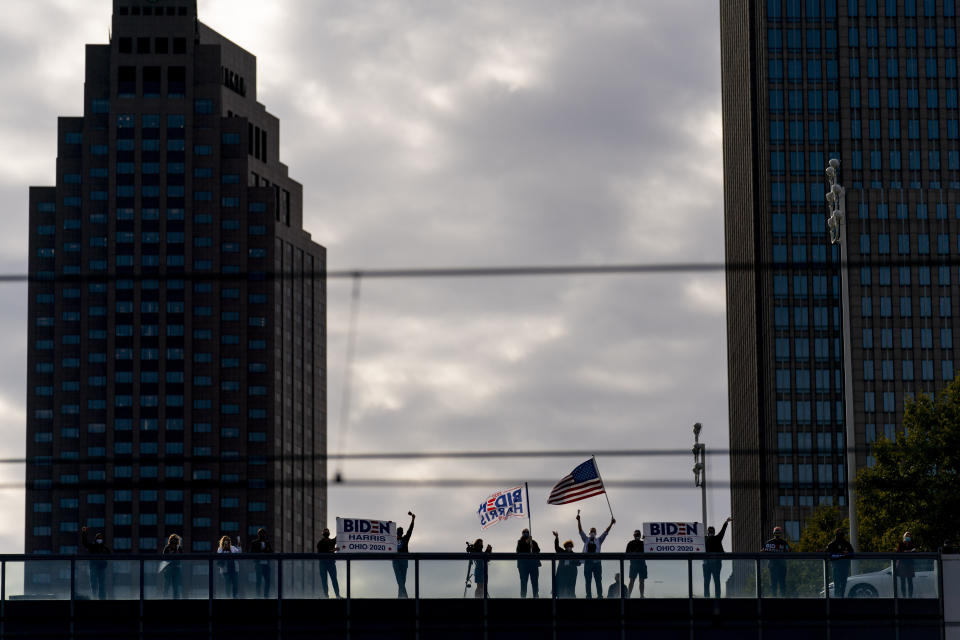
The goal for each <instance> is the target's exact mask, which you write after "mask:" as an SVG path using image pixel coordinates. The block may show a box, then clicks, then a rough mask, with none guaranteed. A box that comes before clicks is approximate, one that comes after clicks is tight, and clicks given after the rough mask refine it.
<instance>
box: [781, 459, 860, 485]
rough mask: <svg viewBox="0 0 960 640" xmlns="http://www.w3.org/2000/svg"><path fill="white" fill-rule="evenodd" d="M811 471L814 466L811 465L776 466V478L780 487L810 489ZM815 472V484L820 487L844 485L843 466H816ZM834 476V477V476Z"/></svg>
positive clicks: (811, 482)
mask: <svg viewBox="0 0 960 640" xmlns="http://www.w3.org/2000/svg"><path fill="white" fill-rule="evenodd" d="M794 467H796V476H794ZM813 470H814V465H812V464H798V465H793V464H780V465H778V474H777V475H778V477H779V480H780V487H781V488H786V487H793V486H795V485H798V486H801V487H812V486H813ZM816 470H817V484H818V485H820V486H826V487H830V486H833V484H834V483H835V482H836V484H838V485H841V486H842V485H844V484H846V480H847V478H846V476H845V475H844V465H842V464H838V465H832V464H818V465H816ZM834 474H836V475H834Z"/></svg>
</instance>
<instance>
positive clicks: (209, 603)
mask: <svg viewBox="0 0 960 640" xmlns="http://www.w3.org/2000/svg"><path fill="white" fill-rule="evenodd" d="M192 569H193V567H191V570H192ZM188 579H189V578H188ZM190 582H192V580H191V581H190ZM188 584H189V583H188ZM213 588H214V587H213V556H212V555H211V556H210V557H209V558H208V559H207V612H208V614H209V616H210V623H209V624H208V625H207V632H208V633H209V634H210V638H211V640H213ZM189 597H190V596H189V595H187V598H189Z"/></svg>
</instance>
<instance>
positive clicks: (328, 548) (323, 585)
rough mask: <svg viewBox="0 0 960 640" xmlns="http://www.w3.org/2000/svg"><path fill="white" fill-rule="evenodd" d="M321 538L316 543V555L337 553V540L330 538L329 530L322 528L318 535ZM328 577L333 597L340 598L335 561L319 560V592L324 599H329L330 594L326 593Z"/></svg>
mask: <svg viewBox="0 0 960 640" xmlns="http://www.w3.org/2000/svg"><path fill="white" fill-rule="evenodd" d="M320 535H322V536H323V537H322V538H320V540H319V541H318V542H317V553H320V554H333V553H336V552H337V539H336V538H331V537H330V529H327V528H326V527H324V528H323V532H322V533H321V534H320ZM328 576H329V577H330V584H331V585H332V586H333V595H335V596H336V597H337V599H339V598H340V583H339V582H338V581H337V561H336V560H321V561H320V592H321V593H322V594H323V597H324V598H328V597H330V592H329V591H327V577H328Z"/></svg>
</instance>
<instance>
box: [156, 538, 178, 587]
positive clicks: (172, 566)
mask: <svg viewBox="0 0 960 640" xmlns="http://www.w3.org/2000/svg"><path fill="white" fill-rule="evenodd" d="M180 553H183V539H182V538H181V537H180V536H178V535H177V534H175V533H171V534H170V537H169V538H167V545H166V546H165V547H164V548H163V551H161V555H163V556H167V557H166V558H165V559H164V560H163V561H161V562H160V575H161V576H163V597H164V598H166V597H167V594H168V593H169V594H171V595H172V596H173V599H174V600H179V599H180V594H181V589H182V588H183V569H182V568H181V567H180V561H179V560H175V559H174V556H175V555H176V554H180Z"/></svg>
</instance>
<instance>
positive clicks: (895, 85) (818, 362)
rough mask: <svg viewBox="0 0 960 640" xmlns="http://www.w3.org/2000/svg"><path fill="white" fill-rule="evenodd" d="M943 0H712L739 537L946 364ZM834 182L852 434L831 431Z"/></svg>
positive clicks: (949, 289) (949, 190) (941, 377)
mask: <svg viewBox="0 0 960 640" xmlns="http://www.w3.org/2000/svg"><path fill="white" fill-rule="evenodd" d="M956 4H957V3H956V1H955V0H721V2H720V14H721V32H722V35H721V42H722V69H723V72H722V73H723V120H724V171H725V177H724V207H725V228H726V251H727V261H728V275H727V308H728V316H727V323H728V350H729V356H728V357H729V385H730V391H729V398H730V442H731V480H732V483H733V490H732V499H733V514H734V518H735V519H736V527H735V531H734V549H735V550H738V551H754V550H756V549H758V548H759V544H760V542H761V540H762V539H763V537H764V536H767V537H769V535H770V531H771V529H772V528H773V526H775V525H778V524H779V525H782V526H784V528H785V530H786V533H787V535H788V536H789V537H791V538H793V539H797V538H798V537H799V535H800V532H801V530H802V526H803V523H804V520H805V518H806V517H807V516H809V515H810V513H811V512H812V510H813V509H814V508H816V507H817V506H819V505H821V504H834V505H840V506H845V499H846V492H847V486H846V485H847V483H846V475H847V474H846V468H845V464H846V457H845V454H844V450H845V449H846V447H848V446H853V447H855V448H856V462H857V468H858V469H859V468H862V467H863V466H865V465H870V464H872V458H871V457H870V445H871V443H873V442H875V441H876V440H877V439H878V438H880V437H887V438H893V437H895V436H896V433H897V432H898V430H899V429H900V423H901V418H902V415H903V408H904V399H905V398H908V397H910V396H911V395H915V394H919V393H926V394H935V393H937V392H938V391H939V390H941V389H942V388H943V387H944V386H945V385H946V384H947V382H948V381H950V380H952V379H953V378H954V375H955V366H956V362H957V360H956V357H955V349H956V347H957V346H958V343H957V342H956V337H955V336H954V333H953V325H954V317H955V314H956V313H960V307H958V303H960V290H958V278H960V272H958V270H957V256H958V253H960V236H958V231H960V206H958V205H960V140H958V138H960V124H958V123H960V109H958V82H957V59H958V50H957V29H958V27H960V24H958V19H957V7H956ZM831 158H839V159H840V160H841V162H842V164H841V167H840V174H839V175H840V182H841V184H843V186H844V187H846V211H847V217H846V220H847V222H846V224H847V232H846V234H847V235H846V237H847V247H846V248H847V256H848V260H849V270H848V273H849V297H848V300H847V302H848V304H849V310H850V335H851V355H852V357H851V360H852V367H851V369H852V377H853V390H852V397H853V415H854V431H855V434H856V441H855V442H849V443H848V442H846V441H845V438H844V431H845V428H844V412H845V405H844V393H843V344H842V337H841V336H842V313H841V299H840V295H841V294H840V290H841V288H840V279H839V275H840V260H839V251H838V249H839V247H837V246H832V245H831V244H830V239H829V233H828V230H827V226H826V216H827V207H826V204H825V201H824V194H825V192H826V189H827V183H826V179H825V176H824V168H825V166H826V165H827V163H828V161H829V160H830V159H831Z"/></svg>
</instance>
